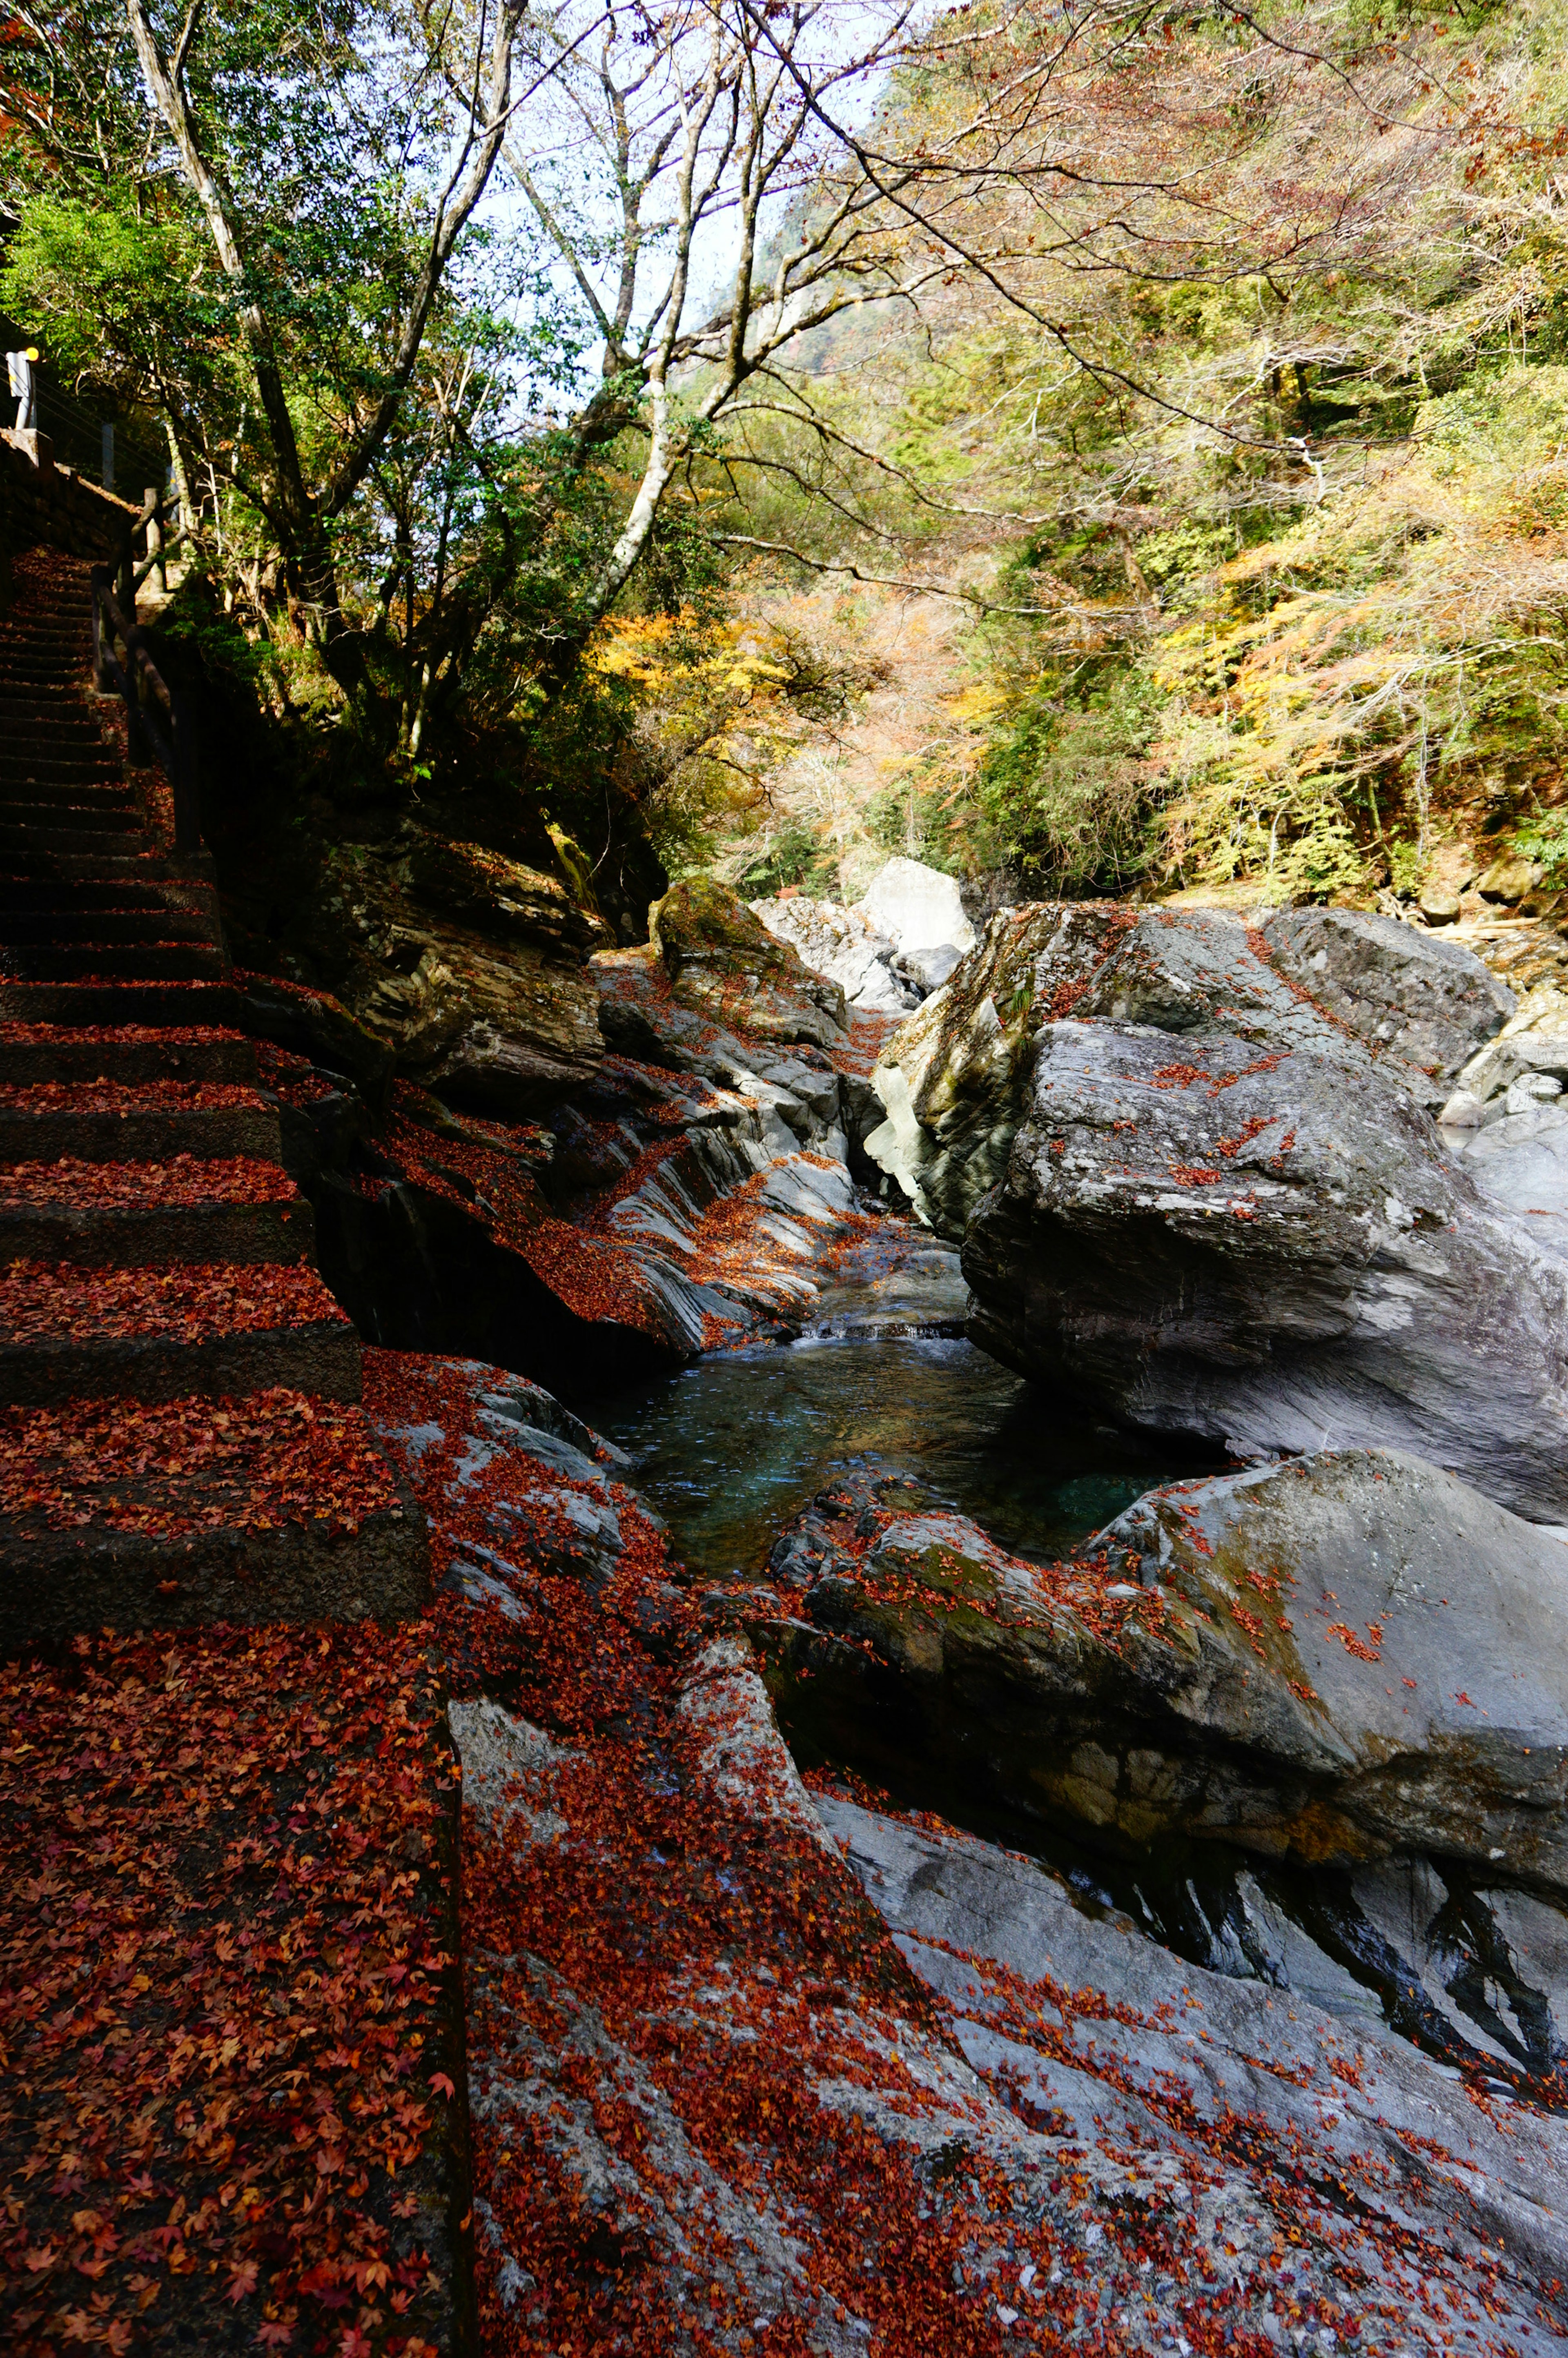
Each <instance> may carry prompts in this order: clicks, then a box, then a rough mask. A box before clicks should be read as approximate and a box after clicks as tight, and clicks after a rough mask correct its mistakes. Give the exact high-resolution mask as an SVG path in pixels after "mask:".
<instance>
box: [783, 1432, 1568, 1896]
mask: <svg viewBox="0 0 1568 2358" xmlns="http://www.w3.org/2000/svg"><path fill="white" fill-rule="evenodd" d="M770 1578H771V1580H772V1582H773V1591H772V1592H771V1594H770V1595H769V1597H768V1598H767V1599H766V1600H765V1601H764V1602H762V1610H761V1612H760V1613H759V1615H758V1617H757V1622H756V1625H755V1627H756V1635H757V1637H758V1639H759V1641H760V1642H761V1643H762V1645H763V1646H764V1648H765V1650H767V1652H768V1654H769V1656H770V1658H771V1660H773V1663H774V1664H775V1671H774V1676H775V1679H776V1681H777V1683H778V1690H779V1693H780V1694H781V1697H785V1696H787V1706H786V1707H787V1712H788V1715H789V1718H790V1723H791V1725H792V1726H795V1727H796V1728H797V1729H798V1731H799V1732H800V1734H801V1735H802V1736H803V1738H804V1739H805V1740H806V1741H814V1740H815V1741H816V1742H818V1743H820V1745H821V1746H822V1748H823V1749H825V1750H827V1751H832V1749H833V1748H834V1747H835V1746H838V1747H842V1745H843V1743H844V1742H846V1741H851V1742H859V1743H860V1744H861V1745H862V1746H863V1747H865V1758H866V1759H867V1761H868V1763H869V1765H871V1766H872V1767H873V1768H875V1767H879V1766H881V1767H884V1768H890V1767H891V1768H900V1769H902V1770H907V1771H918V1772H919V1773H920V1774H922V1775H924V1776H925V1777H927V1778H931V1777H935V1778H938V1779H946V1780H947V1782H948V1783H949V1784H950V1786H951V1788H952V1789H953V1790H955V1791H956V1792H958V1791H962V1792H968V1793H969V1794H970V1795H977V1794H978V1795H979V1796H981V1797H983V1798H986V1799H989V1800H990V1801H997V1802H1000V1803H1003V1804H1005V1805H1006V1806H1008V1807H1009V1808H1011V1809H1015V1810H1019V1811H1022V1812H1026V1813H1029V1814H1033V1815H1035V1816H1038V1817H1041V1818H1043V1819H1045V1820H1047V1821H1052V1822H1061V1821H1063V1820H1065V1819H1071V1820H1076V1822H1077V1823H1079V1824H1080V1825H1081V1826H1082V1827H1083V1828H1084V1829H1085V1830H1086V1832H1087V1834H1088V1835H1089V1836H1090V1837H1091V1838H1093V1839H1094V1840H1096V1841H1103V1842H1109V1843H1111V1844H1113V1845H1118V1846H1119V1847H1121V1848H1122V1849H1123V1850H1129V1849H1130V1848H1131V1847H1134V1846H1138V1845H1145V1844H1159V1843H1160V1842H1162V1841H1163V1840H1166V1839H1168V1838H1171V1837H1179V1838H1180V1839H1181V1840H1183V1841H1184V1842H1189V1843H1195V1844H1200V1845H1202V1844H1210V1843H1218V1844H1225V1845H1227V1847H1230V1848H1233V1849H1242V1850H1247V1851H1250V1852H1252V1853H1254V1854H1256V1855H1260V1856H1263V1857H1269V1858H1275V1859H1281V1858H1287V1857H1292V1858H1295V1859H1298V1860H1301V1861H1304V1862H1308V1863H1310V1864H1312V1865H1313V1866H1324V1865H1325V1864H1328V1863H1333V1862H1336V1863H1338V1864H1339V1865H1340V1866H1346V1867H1353V1866H1356V1865H1357V1864H1358V1863H1367V1862H1371V1861H1376V1860H1379V1859H1382V1858H1387V1857H1390V1856H1392V1855H1395V1854H1398V1853H1405V1852H1414V1853H1419V1854H1421V1855H1426V1856H1434V1857H1439V1858H1442V1859H1445V1860H1448V1861H1451V1862H1457V1863H1458V1864H1459V1865H1460V1866H1463V1867H1464V1868H1465V1870H1466V1871H1467V1872H1473V1873H1479V1874H1481V1875H1482V1876H1487V1875H1493V1876H1495V1875H1498V1874H1503V1875H1506V1876H1511V1877H1517V1878H1519V1879H1521V1880H1524V1881H1526V1882H1530V1883H1533V1884H1536V1885H1538V1886H1541V1887H1552V1888H1555V1889H1557V1890H1560V1891H1568V1818H1565V1816H1564V1805H1565V1803H1568V1546H1565V1545H1564V1543H1563V1541H1562V1540H1561V1539H1560V1538H1559V1537H1558V1536H1557V1535H1556V1534H1555V1533H1554V1532H1551V1531H1543V1530H1542V1529H1541V1528H1540V1527H1539V1526H1538V1525H1535V1524H1531V1523H1527V1522H1525V1521H1523V1520H1520V1519H1519V1517H1517V1516H1514V1515H1510V1514H1509V1512H1508V1511H1507V1510H1506V1509H1503V1508H1501V1507H1498V1506H1495V1505H1493V1504H1492V1502H1491V1501H1490V1500H1489V1499H1487V1498H1482V1497H1481V1496H1480V1495H1479V1494H1478V1493H1477V1492H1476V1491H1474V1490H1471V1489H1467V1488H1466V1487H1465V1486H1464V1485H1463V1484H1462V1483H1460V1482H1457V1481H1455V1480H1454V1478H1453V1476H1449V1475H1445V1474H1443V1473H1441V1472H1439V1471H1437V1470H1436V1469H1435V1468H1433V1467H1432V1466H1423V1465H1421V1464H1420V1463H1419V1462H1417V1461H1416V1460H1414V1459H1412V1458H1408V1457H1402V1456H1398V1455H1393V1454H1392V1453H1388V1452H1382V1451H1365V1450H1354V1451H1346V1452H1344V1453H1339V1454H1328V1455H1321V1456H1317V1457H1313V1458H1303V1459H1301V1460H1298V1461H1294V1462H1292V1463H1289V1464H1286V1465H1283V1466H1271V1467H1268V1468H1260V1469H1256V1470H1251V1471H1249V1472H1246V1473H1242V1474H1233V1475H1224V1476H1216V1477H1214V1478H1213V1479H1211V1480H1208V1481H1203V1482H1191V1483H1184V1484H1180V1485H1176V1486H1173V1487H1170V1488H1167V1489H1163V1490H1157V1491H1153V1492H1152V1493H1151V1494H1150V1495H1149V1496H1148V1497H1147V1498H1143V1499H1141V1501H1140V1502H1139V1503H1138V1505H1137V1506H1136V1507H1134V1508H1132V1509H1130V1511H1129V1512H1128V1513H1127V1514H1126V1515H1125V1516H1123V1517H1122V1518H1121V1519H1120V1520H1119V1521H1118V1522H1117V1523H1115V1524H1113V1525H1111V1526H1110V1528H1109V1529H1108V1530H1107V1531H1103V1532H1101V1533H1100V1534H1099V1536H1098V1539H1097V1540H1094V1541H1090V1542H1088V1543H1087V1547H1086V1548H1085V1550H1084V1551H1083V1552H1082V1555H1081V1557H1080V1558H1079V1559H1077V1560H1075V1561H1073V1562H1070V1563H1056V1564H1044V1565H1043V1564H1037V1563H1027V1562H1024V1561H1022V1560H1021V1559H1020V1558H1018V1557H1016V1556H1013V1555H1011V1554H1009V1553H1008V1552H1006V1551H1005V1550H1003V1549H1001V1548H999V1547H998V1546H996V1545H995V1544H994V1542H992V1541H990V1540H989V1538H988V1537H987V1535H986V1534H985V1533H984V1532H983V1531H981V1530H980V1529H979V1526H978V1525H976V1524H974V1523H972V1522H969V1521H968V1520H966V1519H965V1518H963V1517H962V1516H959V1515H957V1514H953V1513H947V1512H944V1511H934V1510H931V1509H915V1510H914V1511H909V1510H905V1509H903V1508H902V1507H901V1503H900V1501H899V1499H898V1498H896V1496H892V1497H890V1496H888V1495H882V1494H879V1493H878V1492H877V1490H876V1489H875V1488H874V1487H872V1486H871V1485H870V1484H868V1483H866V1482H865V1481H864V1480H860V1481H859V1482H850V1483H848V1484H845V1485H841V1486H838V1487H837V1488H836V1489H834V1490H831V1491H828V1492H825V1493H824V1494H823V1495H822V1498H820V1499H819V1500H818V1501H817V1503H816V1506H815V1507H814V1508H813V1509H810V1510H808V1512H807V1513H806V1515H805V1516H803V1517H802V1518H800V1519H799V1520H797V1522H796V1523H795V1525H794V1526H792V1527H791V1529H790V1530H789V1531H787V1532H786V1533H785V1535H784V1538H783V1540H782V1541H780V1543H779V1545H778V1546H777V1547H776V1548H775V1549H774V1552H773V1559H772V1563H771V1566H770ZM775 1600H783V1606H782V1609H781V1606H780V1603H779V1602H777V1601H775Z"/></svg>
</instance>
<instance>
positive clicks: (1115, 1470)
mask: <svg viewBox="0 0 1568 2358" xmlns="http://www.w3.org/2000/svg"><path fill="white" fill-rule="evenodd" d="M587 1414H588V1416H589V1421H590V1422H592V1423H593V1424H595V1425H596V1426H597V1427H598V1429H599V1430H600V1432H601V1433H604V1434H605V1435H606V1436H607V1438H609V1439H610V1440H611V1441H614V1442H617V1443H618V1444H620V1446H621V1447H622V1449H624V1450H626V1451H627V1452H628V1454H629V1455H631V1457H632V1459H633V1465H634V1468H635V1471H634V1473H633V1477H632V1478H633V1480H634V1481H635V1483H636V1485H637V1487H638V1488H639V1489H640V1490H641V1491H642V1492H643V1496H644V1497H645V1498H647V1499H648V1500H649V1501H650V1503H651V1504H652V1505H653V1506H654V1507H655V1508H656V1509H658V1511H659V1513H660V1514H661V1515H663V1516H664V1518H665V1520H666V1521H667V1522H668V1523H669V1525H670V1527H671V1531H672V1532H673V1535H674V1538H675V1541H676V1549H677V1552H679V1553H680V1554H681V1555H683V1556H684V1557H685V1559H686V1561H687V1563H688V1564H689V1565H690V1566H691V1567H692V1569H693V1570H694V1571H701V1572H705V1573H708V1574H715V1575H718V1576H719V1577H726V1578H727V1577H729V1576H730V1575H731V1574H735V1573H741V1574H751V1573H754V1572H757V1571H760V1570H761V1568H762V1565H763V1564H764V1563H766V1562H767V1558H768V1552H769V1550H770V1549H771V1548H772V1546H773V1541H774V1540H775V1539H776V1538H777V1536H778V1533H779V1531H780V1529H781V1528H782V1526H783V1525H784V1523H785V1522H787V1521H788V1520H789V1518H790V1517H791V1516H792V1515H794V1514H795V1513H796V1512H797V1511H798V1510H799V1509H801V1508H802V1507H804V1506H805V1505H806V1504H807V1502H808V1501H809V1500H810V1499H811V1498H812V1497H813V1496H814V1495H815V1494H816V1491H818V1490H820V1489H822V1488H823V1487H825V1486H826V1485H827V1483H828V1482H830V1481H831V1480H832V1479H833V1478H834V1476H836V1475H838V1474H841V1473H844V1472H846V1471H848V1470H850V1469H854V1470H872V1471H877V1472H886V1473H889V1474H898V1475H903V1476H905V1477H907V1478H910V1479H913V1480H914V1481H916V1482H918V1483H919V1484H920V1485H921V1487H922V1488H923V1489H925V1490H926V1491H928V1492H929V1493H930V1494H931V1496H932V1497H933V1498H935V1499H939V1500H941V1501H942V1502H943V1503H945V1504H946V1505H949V1506H953V1507H956V1508H957V1509H959V1510H960V1512H962V1513H964V1514H966V1515H972V1516H973V1517H974V1519H975V1520H976V1521H977V1522H980V1523H983V1524H984V1526H985V1528H986V1530H987V1531H989V1532H990V1534H991V1535H992V1537H993V1538H995V1539H997V1540H998V1541H1000V1542H1001V1544H1002V1545H1003V1546H1004V1547H1009V1548H1011V1549H1013V1550H1014V1551H1016V1552H1020V1553H1022V1554H1028V1555H1034V1556H1040V1557H1051V1556H1054V1555H1058V1554H1060V1553H1062V1552H1064V1551H1065V1550H1066V1549H1068V1548H1070V1547H1071V1546H1072V1545H1073V1544H1074V1543H1075V1542H1076V1541H1078V1540H1081V1539H1083V1538H1085V1537H1087V1534H1088V1533H1089V1532H1090V1531H1097V1530H1098V1528H1099V1526H1100V1525H1101V1524H1102V1523H1105V1522H1108V1520H1110V1519H1111V1517H1112V1516H1114V1515H1117V1514H1119V1513H1120V1512H1121V1509H1123V1508H1124V1507H1126V1506H1129V1505H1130V1503H1131V1501H1132V1500H1133V1499H1134V1498H1138V1497H1139V1496H1140V1495H1141V1492H1143V1491H1144V1490H1147V1489H1150V1488H1152V1487H1153V1485H1154V1484H1156V1483H1159V1482H1164V1481H1170V1480H1172V1479H1174V1478H1175V1477H1176V1476H1180V1475H1183V1474H1189V1473H1192V1472H1193V1471H1195V1465H1194V1461H1193V1459H1192V1458H1191V1456H1190V1455H1188V1456H1184V1457H1182V1456H1175V1455H1172V1454H1171V1453H1170V1451H1169V1450H1166V1451H1164V1452H1159V1451H1156V1450H1152V1449H1148V1448H1145V1447H1143V1446H1141V1444H1138V1443H1136V1442H1134V1441H1131V1440H1130V1439H1128V1438H1127V1437H1126V1436H1125V1435H1122V1434H1119V1433H1115V1432H1113V1431H1111V1430H1110V1429H1109V1428H1108V1427H1107V1426H1105V1425H1103V1424H1098V1423H1096V1422H1087V1421H1079V1420H1075V1419H1073V1418H1071V1417H1069V1416H1067V1415H1065V1413H1064V1412H1063V1410H1062V1408H1061V1406H1060V1405H1059V1404H1058V1403H1056V1402H1054V1401H1051V1400H1050V1399H1048V1398H1047V1397H1046V1396H1045V1395H1044V1394H1043V1393H1041V1392H1039V1391H1037V1390H1035V1389H1034V1388H1033V1386H1031V1385H1030V1384H1027V1383H1026V1382H1025V1381H1024V1380H1023V1379H1022V1377H1020V1376H1015V1375H1013V1374H1011V1372H1010V1371H1009V1369H1007V1368H1003V1367H1000V1366H999V1365H998V1363H997V1362H996V1361H995V1360H994V1359H989V1358H988V1357H986V1355H985V1353H984V1352H983V1351H978V1350H976V1349H975V1347H974V1346H973V1344H971V1343H966V1342H963V1341H959V1340H956V1339H953V1338H950V1337H937V1336H911V1335H902V1336H861V1337H855V1338H851V1339H839V1340H806V1341H802V1342H798V1343H794V1344H790V1345H787V1346H784V1347H780V1346H777V1345H763V1346H759V1347H756V1348H754V1349H752V1350H745V1351H737V1352H720V1353H717V1354H715V1355H714V1356H712V1357H708V1358H706V1359H701V1360H698V1361H697V1363H696V1364H695V1365H694V1366H692V1367H689V1368H683V1369H682V1370H681V1371H680V1372H679V1373H678V1374H676V1375H673V1376H664V1377H660V1378H658V1379H656V1380H655V1381H654V1382H652V1383H649V1384H646V1385H642V1386H639V1387H638V1388H637V1389H636V1390H633V1391H626V1392H619V1393H617V1394H615V1395H614V1396H613V1397H612V1398H610V1399H607V1400H600V1401H593V1402H590V1403H589V1406H588V1408H587Z"/></svg>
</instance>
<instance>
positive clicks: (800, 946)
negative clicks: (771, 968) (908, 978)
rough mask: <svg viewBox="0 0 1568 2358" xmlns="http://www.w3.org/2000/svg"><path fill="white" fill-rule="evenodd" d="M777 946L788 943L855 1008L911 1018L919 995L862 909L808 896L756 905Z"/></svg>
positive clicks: (888, 942) (887, 938)
mask: <svg viewBox="0 0 1568 2358" xmlns="http://www.w3.org/2000/svg"><path fill="white" fill-rule="evenodd" d="M751 907H752V915H753V916H754V917H759V918H761V920H762V924H763V925H765V926H766V927H767V929H768V931H769V933H770V934H772V935H773V937H774V939H775V940H776V941H781V942H788V943H789V944H790V945H791V946H792V947H793V948H794V949H795V950H796V951H797V952H798V954H799V956H800V958H801V962H802V964H803V965H806V966H808V967H809V968H811V970H812V972H813V973H814V974H820V975H825V976H826V977H827V979H828V980H829V981H830V982H836V983H838V985H839V987H840V989H841V990H842V991H843V993H844V996H845V998H846V999H847V1000H848V1001H849V1004H850V1006H851V1007H860V1008H864V1009H866V1010H868V1011H871V1013H873V1014H877V1015H906V1014H907V1013H908V1012H909V1010H910V1009H911V1007H913V1006H914V1004H915V1003H916V1001H917V999H918V997H919V992H918V991H917V990H914V988H912V987H911V986H910V985H909V984H907V983H905V982H903V981H902V980H901V979H899V977H898V976H897V975H895V974H894V973H893V972H892V958H893V956H894V948H895V946H894V944H893V942H892V938H891V936H888V935H886V934H883V933H880V932H879V931H878V929H877V927H876V926H875V925H873V924H872V923H871V920H870V919H869V918H868V917H866V916H863V915H862V914H861V913H860V910H859V909H845V908H841V907H840V906H839V904H838V902H837V901H813V900H810V899H809V898H808V897H807V896H806V894H805V893H803V892H799V893H794V894H792V895H791V896H790V898H789V899H788V900H783V899H780V900H776V901H753V902H752V904H751Z"/></svg>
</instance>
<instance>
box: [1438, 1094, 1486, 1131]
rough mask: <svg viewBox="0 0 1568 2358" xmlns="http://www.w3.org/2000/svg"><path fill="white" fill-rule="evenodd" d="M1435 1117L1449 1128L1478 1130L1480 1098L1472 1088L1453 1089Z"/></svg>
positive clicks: (1480, 1110)
mask: <svg viewBox="0 0 1568 2358" xmlns="http://www.w3.org/2000/svg"><path fill="white" fill-rule="evenodd" d="M1437 1119H1438V1120H1439V1121H1440V1122H1442V1123H1444V1126H1445V1127H1446V1128H1447V1129H1449V1130H1479V1129H1480V1127H1481V1122H1482V1119H1483V1115H1482V1108H1481V1100H1480V1098H1478V1097H1477V1096H1476V1092H1475V1090H1474V1089H1455V1090H1454V1095H1453V1096H1452V1097H1451V1098H1449V1100H1448V1103H1447V1104H1446V1105H1445V1106H1444V1109H1443V1111H1442V1112H1441V1113H1440V1114H1439V1115H1438V1117H1437Z"/></svg>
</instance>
